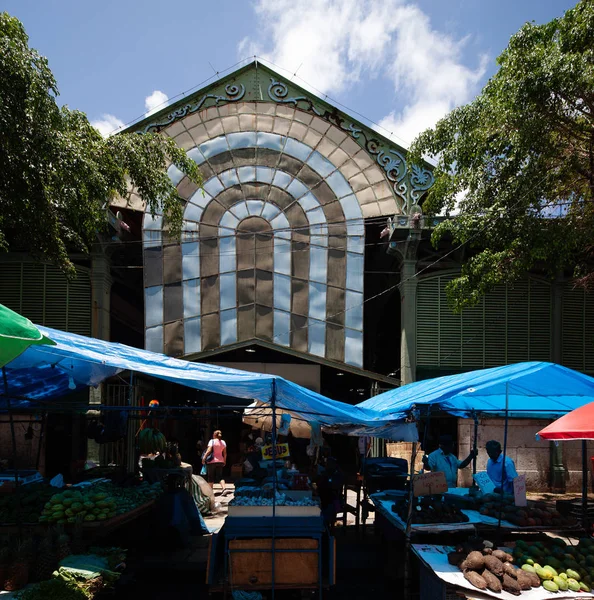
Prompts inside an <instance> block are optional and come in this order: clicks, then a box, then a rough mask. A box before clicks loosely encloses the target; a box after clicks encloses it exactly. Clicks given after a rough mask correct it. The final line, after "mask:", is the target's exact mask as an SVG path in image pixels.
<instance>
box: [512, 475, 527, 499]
mask: <svg viewBox="0 0 594 600" xmlns="http://www.w3.org/2000/svg"><path fill="white" fill-rule="evenodd" d="M514 504H515V505H516V506H528V501H527V500H526V475H518V476H517V477H516V478H514Z"/></svg>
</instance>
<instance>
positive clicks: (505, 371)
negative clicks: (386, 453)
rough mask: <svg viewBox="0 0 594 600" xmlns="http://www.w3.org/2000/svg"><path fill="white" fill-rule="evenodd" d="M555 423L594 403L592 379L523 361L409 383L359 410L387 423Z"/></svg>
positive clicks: (562, 368)
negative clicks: (436, 417) (502, 419)
mask: <svg viewBox="0 0 594 600" xmlns="http://www.w3.org/2000/svg"><path fill="white" fill-rule="evenodd" d="M506 397H507V401H508V410H509V413H508V414H509V416H510V417H526V418H528V417H530V418H539V417H540V418H557V417H559V416H560V415H562V414H564V413H567V412H570V411H572V410H574V409H576V408H578V407H579V406H582V405H584V404H588V403H589V402H594V379H593V378H592V377H589V376H588V375H584V374H583V373H579V372H577V371H573V370H572V369H568V368H566V367H562V366H561V365H557V364H554V363H547V362H524V363H517V364H513V365H506V366H503V367H494V368H492V369H481V370H478V371H471V372H469V373H460V374H458V375H448V376H446V377H437V378H435V379H427V380H425V381H418V382H416V383H410V384H408V385H405V386H402V387H400V388H397V389H395V390H390V391H389V392H384V393H383V394H379V395H378V396H375V397H373V398H371V399H370V400H366V401H365V402H361V403H360V404H358V405H357V406H359V407H360V408H364V409H366V410H372V411H375V412H376V413H378V414H377V416H378V417H379V416H380V415H381V416H383V417H384V418H388V419H393V420H396V419H402V418H404V417H405V416H407V415H409V414H410V412H411V411H412V410H413V409H418V410H419V413H420V414H425V413H426V412H427V411H431V410H441V411H443V412H446V413H449V414H451V415H454V416H458V417H468V416H470V415H471V414H472V413H473V412H474V413H476V414H477V415H479V416H480V415H483V416H502V415H504V414H505V409H506Z"/></svg>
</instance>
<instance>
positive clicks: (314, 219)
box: [305, 207, 326, 225]
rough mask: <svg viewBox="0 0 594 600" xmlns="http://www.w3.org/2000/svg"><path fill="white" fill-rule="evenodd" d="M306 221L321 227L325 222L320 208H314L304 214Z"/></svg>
mask: <svg viewBox="0 0 594 600" xmlns="http://www.w3.org/2000/svg"><path fill="white" fill-rule="evenodd" d="M305 216H306V217H307V220H308V221H309V222H310V223H312V224H313V225H321V224H322V223H325V222H326V215H325V214H324V211H323V210H322V208H321V207H318V208H314V209H313V210H310V211H309V212H308V213H306V214H305Z"/></svg>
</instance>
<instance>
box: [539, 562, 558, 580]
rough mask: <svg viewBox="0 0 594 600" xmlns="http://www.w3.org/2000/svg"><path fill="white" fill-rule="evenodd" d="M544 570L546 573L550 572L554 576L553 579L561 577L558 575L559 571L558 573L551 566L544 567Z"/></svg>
mask: <svg viewBox="0 0 594 600" xmlns="http://www.w3.org/2000/svg"><path fill="white" fill-rule="evenodd" d="M543 569H544V570H545V571H549V572H550V573H552V574H553V577H557V575H559V573H557V571H556V570H555V569H553V567H551V565H545V566H544V567H543Z"/></svg>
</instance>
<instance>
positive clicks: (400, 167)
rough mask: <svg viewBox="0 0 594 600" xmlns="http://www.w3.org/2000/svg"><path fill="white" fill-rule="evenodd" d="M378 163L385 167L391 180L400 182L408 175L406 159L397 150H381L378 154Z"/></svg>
mask: <svg viewBox="0 0 594 600" xmlns="http://www.w3.org/2000/svg"><path fill="white" fill-rule="evenodd" d="M376 160H377V164H378V165H380V166H382V167H383V168H384V171H385V172H386V177H387V178H388V179H389V180H390V181H391V182H399V181H401V180H402V179H403V178H404V177H405V176H406V160H404V156H402V154H400V152H397V151H396V150H388V152H385V151H384V150H381V151H380V152H379V153H378V155H377V158H376Z"/></svg>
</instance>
